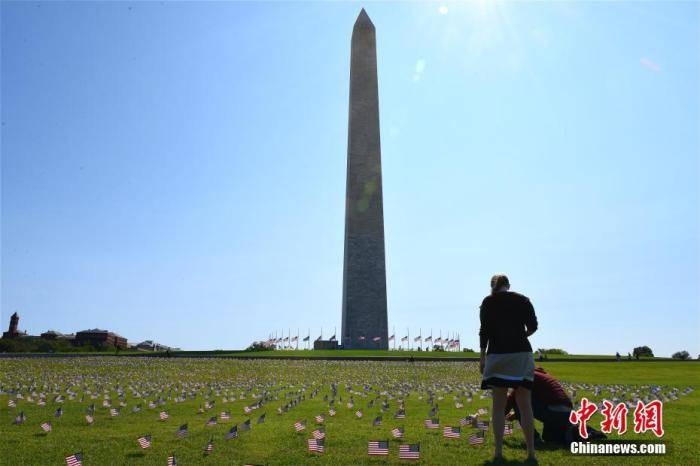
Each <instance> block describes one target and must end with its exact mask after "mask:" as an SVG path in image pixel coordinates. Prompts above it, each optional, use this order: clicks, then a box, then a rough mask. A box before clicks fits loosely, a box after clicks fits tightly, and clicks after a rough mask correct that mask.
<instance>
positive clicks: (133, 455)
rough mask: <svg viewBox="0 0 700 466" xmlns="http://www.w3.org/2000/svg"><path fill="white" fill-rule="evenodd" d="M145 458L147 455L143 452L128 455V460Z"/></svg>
mask: <svg viewBox="0 0 700 466" xmlns="http://www.w3.org/2000/svg"><path fill="white" fill-rule="evenodd" d="M144 456H146V454H145V453H144V452H142V451H137V452H132V453H127V454H126V457H127V458H143V457H144Z"/></svg>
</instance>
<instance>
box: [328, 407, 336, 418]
mask: <svg viewBox="0 0 700 466" xmlns="http://www.w3.org/2000/svg"><path fill="white" fill-rule="evenodd" d="M328 415H329V416H330V417H333V416H335V409H333V408H331V409H329V410H328Z"/></svg>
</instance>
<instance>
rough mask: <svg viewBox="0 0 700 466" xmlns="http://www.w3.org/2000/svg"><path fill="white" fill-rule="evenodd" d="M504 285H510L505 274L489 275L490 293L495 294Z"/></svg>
mask: <svg viewBox="0 0 700 466" xmlns="http://www.w3.org/2000/svg"><path fill="white" fill-rule="evenodd" d="M504 286H510V282H509V281H508V277H506V276H505V275H494V276H493V277H491V294H496V292H498V290H500V289H501V288H503V287H504Z"/></svg>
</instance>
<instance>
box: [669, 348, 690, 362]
mask: <svg viewBox="0 0 700 466" xmlns="http://www.w3.org/2000/svg"><path fill="white" fill-rule="evenodd" d="M671 357H672V358H673V359H680V360H682V361H685V360H687V359H690V353H688V352H687V351H685V350H683V351H676V352H675V353H673V355H672V356H671Z"/></svg>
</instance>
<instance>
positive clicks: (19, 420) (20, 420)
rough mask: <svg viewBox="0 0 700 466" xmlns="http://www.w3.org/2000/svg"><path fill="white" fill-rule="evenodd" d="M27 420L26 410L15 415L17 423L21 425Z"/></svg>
mask: <svg viewBox="0 0 700 466" xmlns="http://www.w3.org/2000/svg"><path fill="white" fill-rule="evenodd" d="M26 420H27V416H25V415H24V411H20V413H19V414H18V415H17V417H15V424H17V425H19V424H22V423H23V422H24V421H26Z"/></svg>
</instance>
